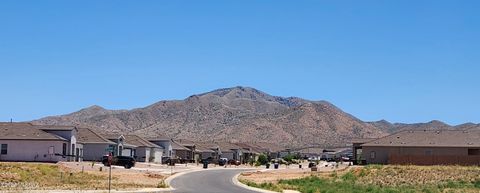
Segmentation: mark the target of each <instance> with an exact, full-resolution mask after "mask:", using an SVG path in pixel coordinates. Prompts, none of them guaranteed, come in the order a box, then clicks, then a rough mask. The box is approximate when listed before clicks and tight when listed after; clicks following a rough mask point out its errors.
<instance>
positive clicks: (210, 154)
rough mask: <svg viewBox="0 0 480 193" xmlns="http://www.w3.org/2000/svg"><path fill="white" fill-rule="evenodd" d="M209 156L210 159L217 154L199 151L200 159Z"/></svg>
mask: <svg viewBox="0 0 480 193" xmlns="http://www.w3.org/2000/svg"><path fill="white" fill-rule="evenodd" d="M209 157H211V158H212V159H215V158H216V157H217V156H216V154H215V153H214V152H202V153H200V159H208V158H209Z"/></svg>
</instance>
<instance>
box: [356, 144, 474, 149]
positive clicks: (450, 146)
mask: <svg viewBox="0 0 480 193" xmlns="http://www.w3.org/2000/svg"><path fill="white" fill-rule="evenodd" d="M361 146H362V147H440V148H456V147H460V148H465V147H466V148H480V146H475V145H471V146H468V145H458V146H452V145H437V146H434V145H381V144H378V145H361Z"/></svg>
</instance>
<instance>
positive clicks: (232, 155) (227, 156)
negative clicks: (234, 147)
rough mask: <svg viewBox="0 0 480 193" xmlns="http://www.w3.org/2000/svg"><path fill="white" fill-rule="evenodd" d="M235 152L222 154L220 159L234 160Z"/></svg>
mask: <svg viewBox="0 0 480 193" xmlns="http://www.w3.org/2000/svg"><path fill="white" fill-rule="evenodd" d="M234 154H235V153H234V152H222V155H220V158H227V159H228V160H233V158H234Z"/></svg>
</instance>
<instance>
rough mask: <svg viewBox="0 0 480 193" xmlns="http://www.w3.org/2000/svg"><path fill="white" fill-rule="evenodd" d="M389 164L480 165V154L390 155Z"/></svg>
mask: <svg viewBox="0 0 480 193" xmlns="http://www.w3.org/2000/svg"><path fill="white" fill-rule="evenodd" d="M388 163H389V164H398V165H480V155H469V156H427V155H390V156H389V158H388Z"/></svg>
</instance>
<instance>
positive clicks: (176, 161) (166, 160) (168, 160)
mask: <svg viewBox="0 0 480 193" xmlns="http://www.w3.org/2000/svg"><path fill="white" fill-rule="evenodd" d="M179 163H182V161H181V160H180V159H175V158H170V157H166V158H163V159H162V164H167V165H169V166H173V165H175V164H179Z"/></svg>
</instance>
